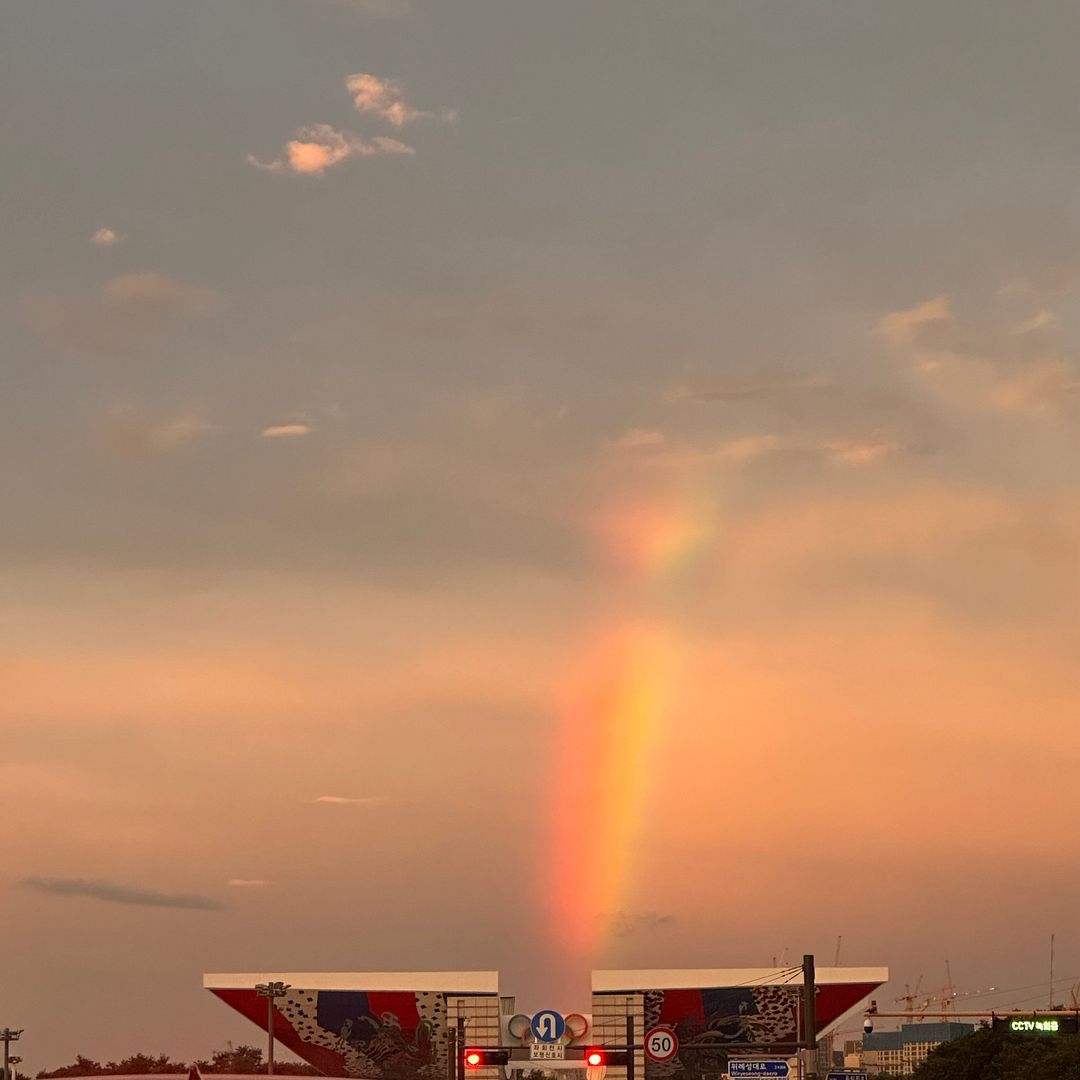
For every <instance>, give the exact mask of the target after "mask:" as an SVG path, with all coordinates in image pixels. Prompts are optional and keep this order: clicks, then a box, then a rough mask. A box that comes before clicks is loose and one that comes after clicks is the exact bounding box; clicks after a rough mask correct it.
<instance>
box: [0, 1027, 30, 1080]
mask: <svg viewBox="0 0 1080 1080" xmlns="http://www.w3.org/2000/svg"><path fill="white" fill-rule="evenodd" d="M23 1030H24V1029H23V1028H19V1030H18V1031H12V1030H11V1028H4V1029H3V1030H2V1031H0V1040H3V1043H4V1080H9V1077H8V1067H9V1066H10V1064H11V1044H12V1043H13V1042H17V1041H18V1039H19V1036H20V1035H22V1033H23Z"/></svg>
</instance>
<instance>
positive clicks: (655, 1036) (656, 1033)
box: [645, 1027, 679, 1061]
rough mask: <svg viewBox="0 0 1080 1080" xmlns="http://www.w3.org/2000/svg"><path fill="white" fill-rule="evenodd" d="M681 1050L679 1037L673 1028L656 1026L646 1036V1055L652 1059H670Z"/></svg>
mask: <svg viewBox="0 0 1080 1080" xmlns="http://www.w3.org/2000/svg"><path fill="white" fill-rule="evenodd" d="M678 1052H679V1037H678V1036H677V1035H676V1034H675V1032H674V1031H672V1030H671V1028H666V1027H655V1028H653V1029H652V1031H650V1032H649V1034H648V1035H646V1036H645V1056H646V1057H647V1058H649V1059H650V1060H651V1061H670V1060H671V1059H672V1058H673V1057H674V1056H675V1055H676V1054H677V1053H678Z"/></svg>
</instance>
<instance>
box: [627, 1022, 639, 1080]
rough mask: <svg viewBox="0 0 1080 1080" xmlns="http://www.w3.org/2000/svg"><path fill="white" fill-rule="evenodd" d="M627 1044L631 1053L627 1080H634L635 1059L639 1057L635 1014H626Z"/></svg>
mask: <svg viewBox="0 0 1080 1080" xmlns="http://www.w3.org/2000/svg"><path fill="white" fill-rule="evenodd" d="M626 1045H627V1046H628V1047H629V1048H630V1053H629V1055H628V1056H627V1058H626V1080H634V1064H635V1062H634V1059H635V1058H636V1057H637V1047H636V1046H635V1045H634V1014H633V1013H627V1015H626Z"/></svg>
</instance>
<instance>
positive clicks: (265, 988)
mask: <svg viewBox="0 0 1080 1080" xmlns="http://www.w3.org/2000/svg"><path fill="white" fill-rule="evenodd" d="M288 990H289V984H288V983H283V982H269V983H258V984H257V985H256V986H255V993H256V994H258V995H259V997H264V998H266V1034H267V1036H268V1038H269V1043H268V1046H267V1054H266V1075H267V1076H273V1075H274V1001H275V999H276V998H279V997H284V996H285V994H286V993H287V992H288Z"/></svg>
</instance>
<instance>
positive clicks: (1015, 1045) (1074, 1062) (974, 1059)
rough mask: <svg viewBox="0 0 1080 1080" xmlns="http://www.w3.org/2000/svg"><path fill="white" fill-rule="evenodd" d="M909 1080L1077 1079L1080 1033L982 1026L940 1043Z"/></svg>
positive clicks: (1079, 1078)
mask: <svg viewBox="0 0 1080 1080" xmlns="http://www.w3.org/2000/svg"><path fill="white" fill-rule="evenodd" d="M913 1080H1080V1035H1057V1036H1043V1035H1013V1034H1011V1033H1008V1032H999V1031H991V1030H990V1029H988V1028H983V1029H981V1030H979V1031H973V1032H971V1033H970V1034H969V1035H964V1036H962V1037H961V1038H959V1039H954V1040H953V1041H952V1042H947V1043H942V1044H941V1046H939V1047H938V1048H937V1049H936V1050H934V1051H933V1052H932V1053H931V1054H930V1056H929V1057H928V1058H927V1059H926V1061H925V1062H924V1063H923V1064H922V1065H920V1066H919V1067H918V1068H917V1069H916V1070H915V1074H914V1078H913Z"/></svg>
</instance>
